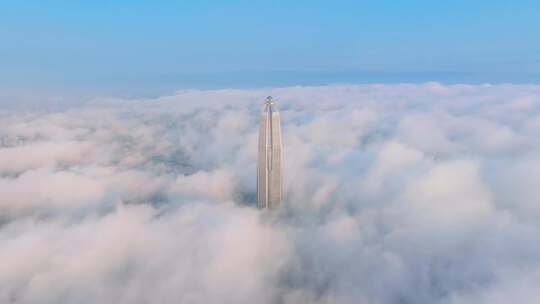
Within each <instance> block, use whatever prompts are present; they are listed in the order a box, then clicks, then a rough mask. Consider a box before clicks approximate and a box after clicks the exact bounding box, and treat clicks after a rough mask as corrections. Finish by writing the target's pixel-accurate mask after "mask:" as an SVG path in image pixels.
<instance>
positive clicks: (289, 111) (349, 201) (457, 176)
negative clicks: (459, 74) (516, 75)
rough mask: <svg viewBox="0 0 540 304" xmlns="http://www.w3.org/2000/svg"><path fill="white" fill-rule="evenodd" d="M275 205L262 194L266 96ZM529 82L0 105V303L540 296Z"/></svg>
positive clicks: (536, 91)
mask: <svg viewBox="0 0 540 304" xmlns="http://www.w3.org/2000/svg"><path fill="white" fill-rule="evenodd" d="M266 95H273V96H274V97H275V99H276V100H277V101H278V104H279V106H280V110H281V114H282V132H283V144H284V176H285V182H284V193H285V199H284V206H283V208H282V209H281V210H280V211H278V212H266V211H261V210H258V209H256V208H255V204H256V202H255V197H256V195H255V192H256V189H255V180H256V177H255V171H256V170H255V168H256V163H255V160H256V152H257V151H256V145H257V128H258V120H259V112H260V109H261V105H262V101H263V100H264V98H265V97H266ZM539 134H540V86H535V85H442V84H439V83H426V84H400V85H398V84H396V85H335V86H321V87H287V88H274V89H268V90H262V89H260V90H218V91H198V90H184V91H179V92H177V93H176V94H174V95H172V96H164V97H159V98H155V99H148V100H118V99H102V100H95V101H93V102H90V103H85V104H81V105H79V106H70V107H69V108H64V109H57V110H46V109H42V110H39V109H33V110H23V109H20V110H17V109H11V110H3V111H0V302H1V303H374V304H386V303H430V304H433V303H448V304H467V303H509V302H516V301H517V302H519V303H539V302H540V292H538V286H539V285H540V244H539V242H538V236H539V235H540V221H539V220H538V219H539V218H540V141H539V140H538V135H539Z"/></svg>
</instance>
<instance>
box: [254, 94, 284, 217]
mask: <svg viewBox="0 0 540 304" xmlns="http://www.w3.org/2000/svg"><path fill="white" fill-rule="evenodd" d="M281 171H282V166H281V127H280V123H279V112H278V109H277V106H276V104H275V102H274V100H273V99H272V97H271V96H268V97H267V98H266V102H265V103H264V110H263V112H262V114H261V125H260V127H259V155H258V159H257V204H258V206H259V208H269V209H274V208H278V207H279V206H280V205H281V199H282V189H283V180H282V178H283V174H282V172H281Z"/></svg>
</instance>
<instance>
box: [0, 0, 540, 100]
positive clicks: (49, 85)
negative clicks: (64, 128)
mask: <svg viewBox="0 0 540 304" xmlns="http://www.w3.org/2000/svg"><path fill="white" fill-rule="evenodd" d="M0 25H1V26H0V82H1V83H2V84H0V89H1V90H2V91H4V92H12V93H11V94H12V96H15V95H24V94H29V92H37V91H48V92H54V93H55V94H62V93H66V92H71V91H80V92H87V93H89V94H123V95H133V96H136V95H138V94H142V95H144V94H157V93H159V92H162V91H171V90H174V89H177V88H186V87H195V88H219V87H260V86H281V85H294V84H299V85H304V84H308V85H309V84H325V83H341V82H347V83H365V82H421V81H429V80H434V81H441V82H450V83H454V82H473V83H479V82H492V83H499V82H514V83H539V82H540V2H539V1H483V0H479V1H419V0H418V1H99V0H98V1H1V2H0Z"/></svg>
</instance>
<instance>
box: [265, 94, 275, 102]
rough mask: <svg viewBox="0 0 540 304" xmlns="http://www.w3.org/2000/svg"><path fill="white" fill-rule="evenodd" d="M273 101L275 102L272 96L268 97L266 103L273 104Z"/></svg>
mask: <svg viewBox="0 0 540 304" xmlns="http://www.w3.org/2000/svg"><path fill="white" fill-rule="evenodd" d="M273 103H274V99H272V96H268V97H266V104H273Z"/></svg>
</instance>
